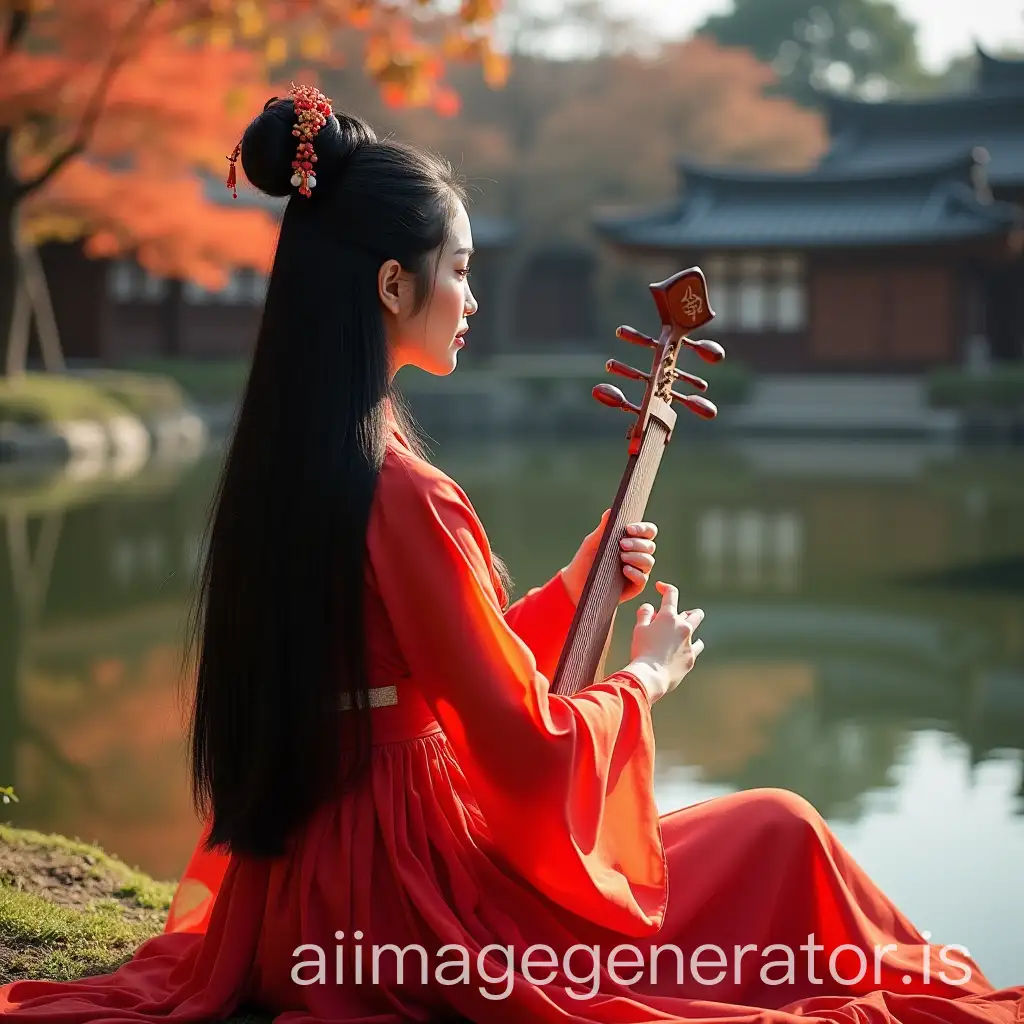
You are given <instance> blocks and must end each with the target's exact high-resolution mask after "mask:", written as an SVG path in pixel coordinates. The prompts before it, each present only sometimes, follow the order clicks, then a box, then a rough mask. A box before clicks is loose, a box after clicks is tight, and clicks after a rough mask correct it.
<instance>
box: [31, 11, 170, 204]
mask: <svg viewBox="0 0 1024 1024" xmlns="http://www.w3.org/2000/svg"><path fill="white" fill-rule="evenodd" d="M159 2H160V0H143V2H142V3H141V4H140V5H139V7H138V9H137V10H136V11H135V13H134V14H133V15H132V16H131V17H130V18H129V19H128V22H127V24H126V25H125V26H124V28H123V29H122V31H121V35H120V38H119V39H118V40H117V43H116V44H115V45H114V49H113V50H112V51H111V54H110V57H109V59H108V60H107V64H106V67H105V68H104V69H103V74H102V75H100V80H99V82H98V83H97V85H96V88H95V90H93V94H92V96H90V97H89V102H88V103H87V104H86V107H85V110H84V111H83V113H82V117H81V120H80V121H79V122H78V129H77V131H76V132H75V134H74V137H73V138H72V140H71V142H69V143H68V145H67V146H66V147H65V148H64V149H63V150H61V152H60V153H58V154H57V155H56V156H55V157H54V158H53V159H52V160H51V161H50V163H49V165H48V166H47V167H46V168H45V169H44V170H43V171H41V172H40V173H39V174H37V175H36V176H35V177H34V178H30V179H29V180H28V181H23V182H22V183H21V184H20V185H19V186H18V187H17V189H16V191H15V195H16V198H17V199H18V200H21V199H24V198H25V196H27V195H30V194H31V193H32V192H35V191H36V189H39V188H42V186H43V185H45V184H46V183H47V182H48V181H49V180H50V179H51V178H52V177H53V176H54V175H55V174H56V173H57V172H58V171H59V170H60V169H61V168H62V167H63V166H64V165H65V164H66V163H67V162H68V161H69V160H72V159H73V158H74V157H76V156H78V155H79V154H80V153H82V151H83V150H84V149H85V147H86V146H87V145H88V144H89V139H90V138H91V137H92V132H93V129H94V128H95V127H96V122H97V120H99V116H100V112H101V110H102V109H103V101H104V100H105V99H106V96H107V90H108V89H109V88H110V83H111V82H112V81H113V80H114V77H115V76H116V74H117V72H118V71H119V70H120V69H121V65H122V64H124V62H125V61H126V60H127V59H128V57H129V55H130V53H131V49H130V44H131V42H132V40H133V37H134V36H135V34H136V33H137V32H138V31H139V29H141V28H142V26H143V25H144V24H145V21H146V19H147V18H148V17H149V16H150V14H152V13H153V10H154V9H155V8H156V7H157V5H158V4H159Z"/></svg>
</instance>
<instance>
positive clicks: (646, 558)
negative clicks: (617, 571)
mask: <svg viewBox="0 0 1024 1024" xmlns="http://www.w3.org/2000/svg"><path fill="white" fill-rule="evenodd" d="M622 564H623V565H635V566H636V567H637V568H638V569H641V570H643V571H644V572H650V571H651V570H652V569H653V568H654V555H645V554H643V553H642V552H635V553H630V554H625V555H623V556H622Z"/></svg>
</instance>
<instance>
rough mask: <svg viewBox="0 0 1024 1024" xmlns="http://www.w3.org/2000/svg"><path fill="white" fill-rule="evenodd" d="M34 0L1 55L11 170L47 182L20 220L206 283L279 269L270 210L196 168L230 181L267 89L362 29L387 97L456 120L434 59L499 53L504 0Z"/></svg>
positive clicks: (3, 122) (336, 50) (331, 58)
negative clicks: (487, 38)
mask: <svg viewBox="0 0 1024 1024" xmlns="http://www.w3.org/2000/svg"><path fill="white" fill-rule="evenodd" d="M25 3H27V4H28V6H27V7H26V6H25ZM25 3H22V4H18V3H16V4H15V5H14V9H15V12H17V11H18V10H19V9H20V10H22V12H23V13H22V14H21V15H19V14H17V13H12V14H10V15H8V18H9V19H10V20H9V22H8V24H9V25H10V26H11V27H12V28H13V27H17V28H18V31H17V33H16V37H15V39H14V45H13V46H12V47H10V48H9V49H8V50H7V52H5V53H4V54H3V55H2V56H0V138H2V137H3V134H4V133H5V129H6V130H8V131H9V132H10V134H11V138H12V141H13V145H12V147H11V150H10V153H11V156H10V161H9V165H8V166H7V167H6V168H2V169H0V174H4V173H5V174H6V175H7V177H8V180H11V179H13V180H14V182H20V183H22V184H32V183H33V180H34V179H35V178H37V177H41V178H42V179H43V180H41V182H40V183H39V186H38V187H32V188H30V190H29V191H28V194H27V195H26V197H25V200H24V202H23V203H22V205H21V209H20V213H21V222H22V228H23V230H25V231H26V232H27V233H28V235H29V236H30V237H32V238H34V239H35V240H37V241H41V240H45V239H47V238H53V237H59V238H65V239H69V238H78V237H84V238H85V239H87V250H88V251H89V252H91V253H93V254H96V255H104V256H110V255H115V254H118V253H121V252H126V251H134V250H137V252H138V256H139V258H140V260H141V262H142V263H143V264H144V265H145V266H147V267H148V268H149V269H150V270H152V271H154V272H155V273H160V274H170V275H176V276H183V277H188V278H192V279H194V280H196V281H198V282H200V283H202V284H204V285H207V286H211V287H216V286H217V285H218V284H219V283H221V282H222V281H223V273H224V271H225V269H226V268H228V267H232V266H252V267H254V268H257V269H262V270H266V269H267V268H268V266H269V261H270V257H271V254H272V250H273V243H274V235H275V218H274V217H273V216H271V214H270V212H269V211H268V210H267V209H264V208H262V207H260V206H258V205H254V204H252V203H241V202H240V203H237V204H233V205H232V204H229V203H228V202H225V201H217V198H216V197H214V198H213V199H211V198H210V195H209V189H208V188H204V186H203V184H202V179H201V178H200V177H199V176H197V174H200V175H205V176H206V180H216V179H217V178H219V179H220V180H221V181H223V179H224V177H225V176H226V171H227V166H228V165H227V161H226V159H225V158H226V156H227V154H228V153H230V151H231V149H232V147H233V146H234V143H235V141H236V140H237V138H238V136H239V135H240V133H241V132H242V130H243V129H244V127H245V124H246V119H247V118H248V117H251V116H252V115H253V114H254V113H256V112H257V111H259V110H260V109H261V107H262V105H263V102H264V101H265V99H266V98H267V97H268V96H270V95H280V94H283V93H285V92H287V89H288V85H289V81H290V80H291V79H292V78H293V77H294V78H295V79H296V80H301V81H308V82H310V83H312V84H316V83H317V73H318V71H322V70H323V69H326V68H332V67H337V66H338V64H339V54H342V53H344V52H346V50H350V49H351V48H350V47H345V46H343V45H335V41H337V40H344V39H345V37H346V34H347V35H351V34H352V32H353V31H354V30H355V31H361V32H363V33H364V34H365V46H364V52H363V61H364V70H365V71H366V73H367V74H368V75H369V76H370V77H371V78H372V79H373V80H374V81H375V82H377V83H378V85H379V87H380V89H381V90H382V92H383V94H384V95H385V97H386V98H387V100H388V101H389V102H390V103H391V104H393V105H398V106H400V105H413V106H421V107H423V106H429V107H433V108H434V109H435V110H437V111H439V112H440V113H441V114H443V115H446V116H450V115H452V114H453V113H455V112H456V111H457V110H458V98H457V97H456V96H454V94H453V92H452V90H451V89H450V87H448V86H446V85H445V84H444V82H443V71H444V66H443V64H442V62H441V60H440V59H439V57H438V54H439V53H441V52H444V53H445V56H446V57H447V58H448V59H459V58H465V57H476V58H477V59H481V58H482V56H483V55H486V54H489V53H490V51H489V49H487V47H486V46H485V45H484V44H481V42H480V40H481V39H483V38H484V33H485V32H486V30H487V28H488V26H489V23H490V20H491V18H492V17H493V14H494V8H495V6H496V5H495V3H493V2H476V3H470V2H467V3H466V4H464V7H463V10H462V12H461V14H459V15H454V16H453V15H447V16H443V15H441V14H439V13H438V12H437V10H436V9H435V5H434V0H426V2H418V3H417V5H416V6H417V11H416V16H415V17H413V16H412V15H410V14H409V13H408V12H403V10H402V9H401V8H399V7H396V6H395V5H393V4H390V3H387V2H385V0H316V2H313V0H25ZM6 6H8V7H9V6H10V5H6ZM26 11H27V12H28V16H27V18H26V19H25V20H23V21H21V20H19V19H21V18H24V12H26ZM0 28H6V26H5V25H4V21H3V20H2V19H0ZM453 39H458V40H461V41H462V46H463V49H462V51H461V52H454V48H453V46H452V42H451V41H452V40H453ZM488 59H490V58H488ZM55 161H56V171H55V173H48V169H49V170H50V171H51V172H52V171H53V167H54V164H55ZM211 176H213V177H212V178H211ZM225 194H226V188H225Z"/></svg>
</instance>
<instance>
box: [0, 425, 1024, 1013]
mask: <svg viewBox="0 0 1024 1024" xmlns="http://www.w3.org/2000/svg"><path fill="white" fill-rule="evenodd" d="M368 549H369V559H368V567H367V576H366V588H367V589H366V593H367V629H368V635H369V642H370V659H369V661H370V665H371V666H372V669H371V671H372V675H373V678H372V679H371V683H372V685H373V686H374V687H389V686H394V687H395V691H394V692H395V693H397V695H398V699H397V703H395V704H393V705H391V706H381V707H375V708H374V709H373V710H372V711H371V712H370V713H371V715H372V716H373V726H374V748H373V766H372V773H371V778H370V781H369V783H368V784H367V785H366V787H365V788H362V789H360V790H359V791H358V792H353V793H351V794H349V795H347V796H345V797H344V798H343V799H341V800H339V801H337V802H336V803H333V804H331V805H330V806H326V807H324V808H323V809H322V810H321V811H320V812H319V813H317V814H316V815H315V816H314V818H313V819H312V820H311V821H310V822H309V823H308V824H307V825H306V826H305V827H304V828H303V829H302V830H301V833H300V834H299V835H297V836H296V837H295V838H294V841H293V842H292V843H291V844H290V852H289V853H288V854H286V855H285V856H283V857H281V858H278V859H275V860H273V861H271V862H260V861H255V860H250V859H247V858H245V857H232V858H230V859H228V858H226V857H223V856H217V855H211V854H206V853H203V852H202V851H201V850H200V849H197V851H196V854H195V856H194V857H193V860H192V862H191V864H190V865H189V867H188V869H187V870H186V872H185V875H184V878H183V879H182V881H181V884H180V886H179V889H178V891H177V894H176V897H175V901H174V905H173V907H172V911H171V915H170V918H169V920H168V924H167V930H166V931H165V933H164V934H163V935H160V936H157V937H156V938H153V939H151V940H149V941H148V942H146V943H145V944H144V945H143V946H142V947H141V948H140V949H139V950H138V952H137V953H136V955H135V956H134V958H133V959H132V960H131V961H130V962H129V963H127V964H126V965H125V966H123V967H122V968H121V969H120V970H118V971H116V972H115V973H113V974H110V975H105V976H101V977H92V978H87V979H83V980H81V981H75V982H60V983H58V982H29V981H22V982H15V983H13V984H11V985H8V986H6V987H5V988H2V989H0V1016H4V1015H6V1016H5V1022H4V1024H7V1021H8V1019H9V1020H10V1022H11V1024H14V1022H15V1021H19V1022H20V1021H30V1020H31V1021H40V1022H42V1021H46V1022H48V1024H72V1022H87V1021H88V1022H101V1021H102V1022H105V1021H109V1022H125V1021H140V1022H143V1021H144V1022H156V1021H176V1022H185V1021H208V1020H216V1019H223V1017H225V1016H227V1015H229V1014H230V1013H231V1012H232V1011H234V1010H235V1009H236V1008H238V1007H239V1006H241V1005H245V1004H248V1005H251V1006H260V1007H263V1008H265V1009H267V1010H270V1011H272V1012H273V1013H274V1014H275V1017H274V1019H275V1022H276V1024H327V1022H336V1024H343V1022H347V1024H355V1022H366V1024H368V1022H374V1024H399V1022H405V1021H413V1020H417V1021H430V1020H439V1019H449V1020H450V1019H453V1018H463V1019H469V1020H471V1021H477V1022H480V1024H498V1022H508V1024H525V1022H540V1024H549V1022H551V1024H554V1022H570V1021H571V1022H576V1024H613V1022H614V1024H641V1022H648V1021H711V1020H714V1021H718V1022H733V1024H739V1022H751V1024H752V1022H755V1021H766V1022H787V1024H790V1022H791V1024H797V1022H800V1021H802V1022H806V1021H807V1020H808V1019H811V1020H815V1021H842V1022H849V1024H855V1022H856V1024H865V1022H871V1024H876V1022H877V1024H882V1022H895V1021H900V1022H904V1024H937V1022H949V1024H968V1022H971V1024H980V1022H992V1024H996V1022H1000V1024H1021V1022H1024V986H1021V987H1015V988H1011V989H1003V990H1000V991H995V990H993V989H992V986H991V985H990V984H989V983H988V982H987V980H986V979H985V978H984V976H983V975H982V974H981V972H980V970H979V969H978V967H977V965H976V964H974V963H973V961H971V960H969V959H968V958H967V957H966V956H964V955H963V954H962V953H959V952H958V951H956V950H953V951H950V950H948V949H942V948H940V947H938V946H935V945H929V944H928V943H927V942H926V940H925V939H924V938H923V936H922V935H921V934H920V933H919V932H918V930H917V929H916V928H915V927H914V926H913V925H912V924H911V923H910V922H909V921H908V920H907V919H906V918H905V917H904V916H903V915H902V914H901V913H900V911H899V910H898V909H897V908H896V907H895V906H893V904H892V903H891V902H890V901H889V900H888V898H887V897H886V896H885V895H884V894H883V893H882V892H880V891H879V889H878V888H877V887H876V886H875V885H874V884H873V883H872V881H871V880H870V879H869V878H868V877H867V876H866V875H865V874H864V872H863V871H862V870H861V868H860V867H859V866H858V865H857V864H856V863H854V861H853V860H852V859H851V857H850V855H849V854H848V853H847V852H846V850H845V849H844V848H843V847H842V846H841V845H840V844H839V842H838V841H837V840H836V838H835V837H834V836H833V835H832V833H831V832H830V830H829V829H828V827H827V826H826V824H825V823H824V821H823V820H822V819H821V818H820V817H819V815H818V814H817V813H816V812H815V810H814V809H813V808H812V807H811V806H810V805H809V804H808V803H807V802H806V801H805V800H803V799H802V798H800V797H798V796H796V795H794V794H792V793H789V792H785V791H782V790H755V791H750V792H743V793H738V794H735V795H732V796H727V797H719V798H716V799H713V800H708V801H705V802H702V803H699V804H697V805H695V806H691V807H687V808H684V809H682V810H679V811H676V812H674V813H671V814H668V815H665V816H663V817H660V818H659V815H658V811H657V808H656V805H655V801H654V794H653V778H652V775H653V760H654V737H653V730H652V724H651V708H650V704H649V702H648V699H647V696H646V692H645V690H644V688H643V686H642V685H641V683H640V682H639V680H637V679H636V678H634V677H633V676H631V675H630V674H628V673H625V672H620V673H617V674H615V675H612V676H610V677H609V678H607V679H605V680H604V681H603V682H601V683H599V684H596V685H593V686H590V687H588V688H587V689H585V690H583V691H581V692H580V693H578V694H576V695H575V696H572V697H564V696H558V695H552V694H550V693H549V688H548V680H549V679H550V677H551V675H552V674H553V672H554V670H555V665H556V662H557V658H558V654H559V651H560V648H561V646H562V643H563V641H564V638H565V635H566V632H567V630H568V627H569V624H570V621H571V618H572V614H573V605H572V602H571V600H570V598H569V596H568V593H567V591H566V590H565V587H564V585H563V583H562V581H561V579H560V578H559V577H557V576H556V577H555V578H554V579H553V580H551V581H550V582H549V583H548V584H546V585H545V586H543V587H541V588H539V589H537V590H534V591H531V592H530V593H529V594H527V595H526V596H525V597H524V598H523V599H522V600H520V601H519V602H517V603H516V604H514V605H513V606H512V607H511V608H509V609H508V611H507V612H506V613H504V614H503V613H502V610H501V609H502V605H503V597H504V595H503V594H502V593H501V584H500V582H499V580H498V579H497V577H496V575H495V573H494V572H493V570H492V564H491V555H490V549H489V546H488V542H487V537H486V535H485V533H484V530H483V527H482V526H481V524H480V522H479V520H478V518H477V516H476V514H475V513H474V511H473V509H472V506H471V505H470V503H469V501H468V499H467V498H466V495H465V494H464V493H463V492H462V490H461V489H460V488H459V487H458V485H457V484H455V483H454V482H453V481H452V480H450V479H449V478H448V477H446V476H445V475H444V474H443V473H441V472H440V471H438V470H437V469H435V468H434V467H432V466H430V465H429V464H427V463H425V462H423V461H421V460H419V459H418V458H416V457H415V456H414V455H413V454H412V452H411V451H409V450H408V448H407V447H406V446H405V445H404V443H403V441H402V439H401V437H400V435H397V434H396V435H395V438H394V441H393V445H392V448H391V449H390V450H389V452H388V455H387V458H386V460H385V463H384V466H383V469H382V472H381V476H380V480H379V484H378V490H377V497H376V500H375V505H374V509H373V513H372V519H371V523H370V528H369V533H368ZM382 692H383V691H382ZM669 699H671V698H669ZM342 713H344V712H342ZM388 944H390V945H388ZM491 944H494V946H492V952H493V956H492V958H490V959H487V958H485V957H481V955H480V954H481V950H483V949H484V947H487V946H489V945H491ZM302 946H305V948H304V949H301V950H300V949H299V947H302ZM385 946H388V948H386V949H385V948H384V947H385ZM495 946H496V947H502V948H494V947H495ZM886 946H889V947H890V948H889V949H884V948H883V947H886ZM395 947H398V948H397V949H396V948H395ZM528 947H533V949H532V951H529V952H528ZM617 947H618V949H617ZM652 947H653V948H652ZM702 947H703V948H702ZM738 947H739V950H738ZM742 947H748V948H747V949H746V950H743V949H742ZM840 947H845V948H840ZM658 950H660V952H658ZM876 950H878V954H877V955H876V952H875V951H876ZM399 954H401V955H402V957H403V960H402V967H403V972H404V973H402V974H400V973H399V963H398V957H399ZM321 956H322V959H321ZM830 959H831V961H832V967H830V966H829V963H830ZM357 963H358V964H360V965H361V967H362V976H361V978H359V980H357V977H358V976H357V974H356V966H357ZM299 964H304V965H305V966H300V967H296V965H299ZM339 965H340V974H339ZM374 965H376V976H375V975H374ZM443 965H447V966H443ZM768 965H774V966H768ZM958 965H959V966H958ZM680 968H681V972H682V973H681V974H680ZM293 969H294V976H293ZM858 974H860V975H861V978H860V980H857V975H858ZM943 974H945V977H946V980H943ZM841 979H845V980H841ZM374 980H376V984H374V983H373V982H374ZM488 994H489V995H490V996H491V998H488ZM580 996H582V997H583V998H580Z"/></svg>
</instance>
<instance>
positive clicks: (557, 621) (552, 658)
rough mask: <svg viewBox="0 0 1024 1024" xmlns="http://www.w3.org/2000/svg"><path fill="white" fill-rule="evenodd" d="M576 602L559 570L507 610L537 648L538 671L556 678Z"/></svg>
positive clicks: (534, 649)
mask: <svg viewBox="0 0 1024 1024" xmlns="http://www.w3.org/2000/svg"><path fill="white" fill-rule="evenodd" d="M575 614H576V604H575V602H574V601H573V599H572V597H570V595H569V591H568V590H567V589H566V586H565V583H564V581H563V580H562V573H561V572H558V573H557V574H556V575H555V576H553V577H552V578H551V579H550V580H548V582H547V583H545V584H544V585H543V586H542V587H534V588H533V589H532V590H528V591H527V592H526V593H525V594H523V596H522V597H521V598H519V600H518V601H516V602H515V604H512V605H510V606H509V608H508V609H507V610H506V612H505V621H506V622H507V623H508V625H509V628H511V629H512V630H514V631H515V633H516V634H517V635H518V636H519V638H520V639H521V640H522V641H523V643H525V644H526V646H527V647H529V648H530V650H531V651H532V652H533V656H534V658H535V660H536V662H537V671H538V672H540V673H541V675H543V676H545V677H546V678H547V679H552V678H553V677H554V675H555V671H556V670H557V668H558V660H559V658H560V657H561V656H562V648H563V647H564V646H565V638H566V637H567V636H568V635H569V627H570V626H572V620H573V616H575Z"/></svg>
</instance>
